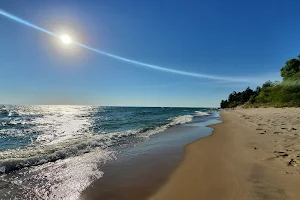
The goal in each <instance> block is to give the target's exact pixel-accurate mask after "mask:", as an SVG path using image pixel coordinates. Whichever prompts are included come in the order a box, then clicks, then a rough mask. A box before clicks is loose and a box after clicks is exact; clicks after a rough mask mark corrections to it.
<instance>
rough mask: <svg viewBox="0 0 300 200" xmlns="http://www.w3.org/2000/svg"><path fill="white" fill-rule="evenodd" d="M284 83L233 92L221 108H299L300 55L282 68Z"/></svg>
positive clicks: (269, 82) (265, 84) (268, 84)
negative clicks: (240, 106) (241, 106)
mask: <svg viewBox="0 0 300 200" xmlns="http://www.w3.org/2000/svg"><path fill="white" fill-rule="evenodd" d="M280 74H281V77H282V81H281V82H279V81H274V82H272V81H267V82H265V83H264V84H263V85H262V86H261V87H259V86H258V87H257V88H256V90H252V89H250V88H249V87H247V88H246V89H245V90H244V91H242V92H235V91H233V92H232V93H231V94H230V95H229V96H228V99H226V100H222V101H221V108H233V107H236V106H239V105H243V106H245V107H260V106H274V107H286V106H288V107H299V106H300V55H299V56H298V57H297V58H293V59H290V60H288V61H287V62H286V63H285V66H284V67H282V68H281V70H280Z"/></svg>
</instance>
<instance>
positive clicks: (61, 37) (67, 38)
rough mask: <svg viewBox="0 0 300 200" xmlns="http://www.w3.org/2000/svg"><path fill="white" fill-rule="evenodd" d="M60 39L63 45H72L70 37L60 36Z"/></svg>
mask: <svg viewBox="0 0 300 200" xmlns="http://www.w3.org/2000/svg"><path fill="white" fill-rule="evenodd" d="M60 39H61V41H62V42H63V43H64V44H70V43H72V40H71V38H70V36H68V35H62V36H60Z"/></svg>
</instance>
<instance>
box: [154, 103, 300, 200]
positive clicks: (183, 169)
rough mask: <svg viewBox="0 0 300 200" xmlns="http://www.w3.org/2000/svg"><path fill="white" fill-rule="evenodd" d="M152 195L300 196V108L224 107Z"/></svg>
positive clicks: (213, 199) (213, 198)
mask: <svg viewBox="0 0 300 200" xmlns="http://www.w3.org/2000/svg"><path fill="white" fill-rule="evenodd" d="M221 118H222V120H223V123H221V124H216V125H213V126H212V127H213V128H214V132H213V135H212V136H210V137H206V138H203V139H200V140H197V141H195V142H193V143H191V144H189V145H187V146H186V148H185V155H184V159H183V161H182V162H181V164H180V165H179V167H177V169H176V170H175V171H174V172H173V173H172V175H171V176H170V178H169V179H168V181H167V182H166V184H165V185H164V186H163V187H162V188H161V189H160V190H159V191H158V192H157V193H156V194H154V195H153V196H152V197H151V199H155V200H160V199H197V200H199V199H203V200H221V199H224V200H227V199H236V200H246V199H254V200H255V199H280V200H282V199H295V200H296V199H297V200H298V199H300V190H299V189H300V187H299V186H300V166H299V164H300V137H299V135H300V134H299V131H300V109H298V108H297V109H296V108H284V109H282V108H259V109H238V110H230V111H223V112H222V114H221Z"/></svg>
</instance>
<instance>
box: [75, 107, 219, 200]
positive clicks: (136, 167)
mask: <svg viewBox="0 0 300 200" xmlns="http://www.w3.org/2000/svg"><path fill="white" fill-rule="evenodd" d="M218 118H219V115H218V113H214V114H212V115H211V116H209V117H207V116H205V117H199V118H196V119H195V120H194V121H193V123H191V124H182V125H178V126H175V127H172V128H169V129H168V130H166V131H164V132H162V133H158V134H155V135H153V136H151V137H150V139H149V140H147V141H146V142H144V143H139V144H138V145H136V146H134V147H129V148H124V149H121V153H120V154H119V155H118V156H117V160H114V161H111V162H109V163H107V164H105V165H104V166H99V168H100V170H101V171H103V172H104V176H103V177H102V178H100V179H99V180H97V181H95V182H94V183H93V184H92V185H90V186H89V187H88V188H87V189H86V190H85V191H84V192H83V193H82V194H81V199H86V200H94V199H95V200H96V199H105V200H108V199H114V200H117V199H122V200H126V199H128V200H135V199H136V200H140V199H148V198H149V196H151V195H152V194H154V193H155V192H156V191H157V190H158V189H159V188H160V187H161V186H162V185H163V184H164V183H165V182H166V181H167V179H168V178H169V176H170V174H171V172H172V171H173V170H174V169H176V167H177V166H178V164H179V163H180V162H181V160H182V158H183V155H184V147H185V145H186V144H188V143H190V142H192V141H195V140H197V139H199V138H203V137H206V136H209V135H211V133H212V130H213V129H212V128H209V127H206V126H207V125H209V124H214V123H219V122H220V121H219V120H218ZM203 120H204V121H203Z"/></svg>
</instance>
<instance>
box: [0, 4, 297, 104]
mask: <svg viewBox="0 0 300 200" xmlns="http://www.w3.org/2000/svg"><path fill="white" fill-rule="evenodd" d="M299 7H300V1H297V0H290V1H286V2H285V1H279V0H265V1H259V0H253V1H248V2H244V1H238V0H230V1H223V0H210V1H207V0H206V1H202V0H199V1H162V0H160V1H125V0H124V1H97V2H96V1H88V0H85V1H75V0H72V1H68V0H65V1H56V0H51V1H38V0H32V1H30V2H29V1H11V0H2V1H1V4H0V9H2V10H4V11H7V12H9V13H11V14H13V15H16V16H18V17H20V18H22V19H24V20H27V21H29V22H31V23H33V24H35V25H38V26H40V27H42V28H45V29H47V30H49V31H52V32H54V33H56V34H63V33H66V34H69V35H70V36H71V37H72V38H73V39H74V40H76V41H78V42H80V43H83V44H85V45H88V46H91V47H93V48H96V49H99V50H102V51H105V52H109V53H112V54H115V55H118V56H122V57H125V58H129V59H132V60H137V61H141V62H145V63H149V64H153V65H158V66H161V67H166V68H172V69H176V70H181V71H188V72H194V73H204V74H210V75H214V76H222V77H224V76H225V77H232V78H238V77H249V78H255V81H253V82H252V83H245V82H233V81H224V80H212V79H204V78H198V77H189V76H182V75H179V74H173V73H168V72H163V71H157V70H154V69H149V68H145V67H142V66H137V65H134V64H131V63H126V62H122V61H120V60H116V59H113V58H109V57H106V56H103V55H100V54H97V53H95V52H93V51H89V50H86V49H83V48H80V47H76V46H74V45H69V46H66V45H63V44H62V43H61V42H60V41H59V40H58V39H57V38H55V37H51V36H49V35H47V34H45V33H42V32H40V31H37V30H35V29H32V28H30V27H28V26H24V25H23V24H20V23H17V22H15V21H13V20H10V19H8V18H6V17H4V16H0V27H1V32H0V71H1V72H0V73H1V79H0V103H6V104H95V105H132V106H197V107H201V106H218V105H219V102H220V100H221V99H225V98H227V96H228V94H229V93H231V92H232V91H233V90H236V91H240V90H243V89H245V88H246V87H247V86H250V87H252V88H255V87H256V85H258V84H261V83H262V82H263V81H266V80H269V79H271V80H275V79H276V80H280V76H279V70H280V68H281V67H282V66H284V63H285V61H286V60H288V59H290V58H292V57H296V56H297V55H298V54H300V51H299V35H300V26H298V24H299V19H300V12H299Z"/></svg>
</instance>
